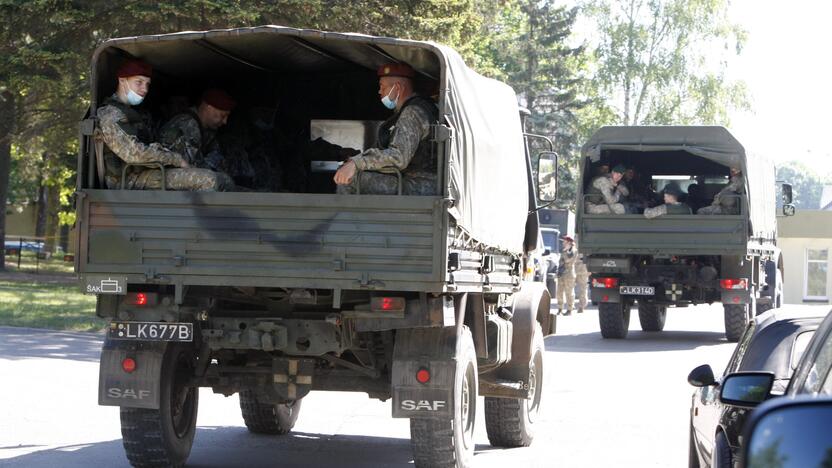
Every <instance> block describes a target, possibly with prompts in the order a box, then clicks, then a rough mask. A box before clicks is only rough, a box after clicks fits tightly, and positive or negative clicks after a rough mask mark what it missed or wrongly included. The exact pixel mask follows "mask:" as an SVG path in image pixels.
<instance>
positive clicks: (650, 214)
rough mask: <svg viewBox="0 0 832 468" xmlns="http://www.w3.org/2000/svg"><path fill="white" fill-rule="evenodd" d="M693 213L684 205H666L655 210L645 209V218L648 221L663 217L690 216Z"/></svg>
mask: <svg viewBox="0 0 832 468" xmlns="http://www.w3.org/2000/svg"><path fill="white" fill-rule="evenodd" d="M691 213H692V211H691V210H690V207H689V206H688V205H685V204H684V203H665V204H663V205H659V206H656V207H654V208H645V209H644V217H645V218H648V219H652V218H656V217H659V216H662V215H667V214H671V215H677V214H681V215H689V214H691Z"/></svg>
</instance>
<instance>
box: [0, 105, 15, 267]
mask: <svg viewBox="0 0 832 468" xmlns="http://www.w3.org/2000/svg"><path fill="white" fill-rule="evenodd" d="M15 104H16V100H15V95H14V93H12V92H11V91H9V90H4V91H2V92H0V239H3V245H4V248H3V249H0V271H4V270H5V269H6V249H5V241H6V200H7V198H8V192H9V172H10V171H11V165H12V132H13V131H14V121H15V115H16V114H17V112H16V108H15Z"/></svg>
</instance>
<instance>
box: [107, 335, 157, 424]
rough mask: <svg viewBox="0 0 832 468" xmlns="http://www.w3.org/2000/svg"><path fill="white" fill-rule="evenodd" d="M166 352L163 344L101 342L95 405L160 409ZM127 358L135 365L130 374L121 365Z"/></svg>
mask: <svg viewBox="0 0 832 468" xmlns="http://www.w3.org/2000/svg"><path fill="white" fill-rule="evenodd" d="M166 349H167V343H166V342H135V341H114V340H106V341H104V347H103V348H102V350H101V362H100V365H99V369H98V404H99V405H102V406H122V407H126V408H148V409H159V399H160V387H159V385H160V382H161V376H162V361H163V359H164V356H165V350H166ZM128 357H129V358H132V359H133V360H134V361H135V362H136V370H134V371H133V372H130V373H128V372H125V371H124V370H123V369H122V365H121V363H122V361H123V360H124V359H125V358H128Z"/></svg>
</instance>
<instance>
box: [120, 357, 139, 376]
mask: <svg viewBox="0 0 832 468" xmlns="http://www.w3.org/2000/svg"><path fill="white" fill-rule="evenodd" d="M121 369H122V370H123V371H124V372H127V373H128V374H132V373H133V371H134V370H136V360H135V359H133V358H124V359H123V360H122V361H121Z"/></svg>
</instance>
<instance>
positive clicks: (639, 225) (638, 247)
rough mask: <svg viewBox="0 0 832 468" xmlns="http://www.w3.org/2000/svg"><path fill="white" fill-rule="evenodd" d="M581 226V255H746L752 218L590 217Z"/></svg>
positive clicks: (702, 216)
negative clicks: (749, 221) (749, 220)
mask: <svg viewBox="0 0 832 468" xmlns="http://www.w3.org/2000/svg"><path fill="white" fill-rule="evenodd" d="M582 218H583V220H582V222H581V223H580V224H579V229H580V231H579V233H578V236H579V237H578V245H579V246H580V249H581V252H582V253H585V254H589V255H596V254H642V255H745V253H746V251H747V249H748V248H749V245H748V242H749V236H748V232H749V229H748V217H747V216H742V215H737V216H733V215H718V216H717V215H713V216H708V215H666V216H660V217H658V218H653V219H647V218H645V217H644V216H642V215H588V214H584V215H583V216H582Z"/></svg>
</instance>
